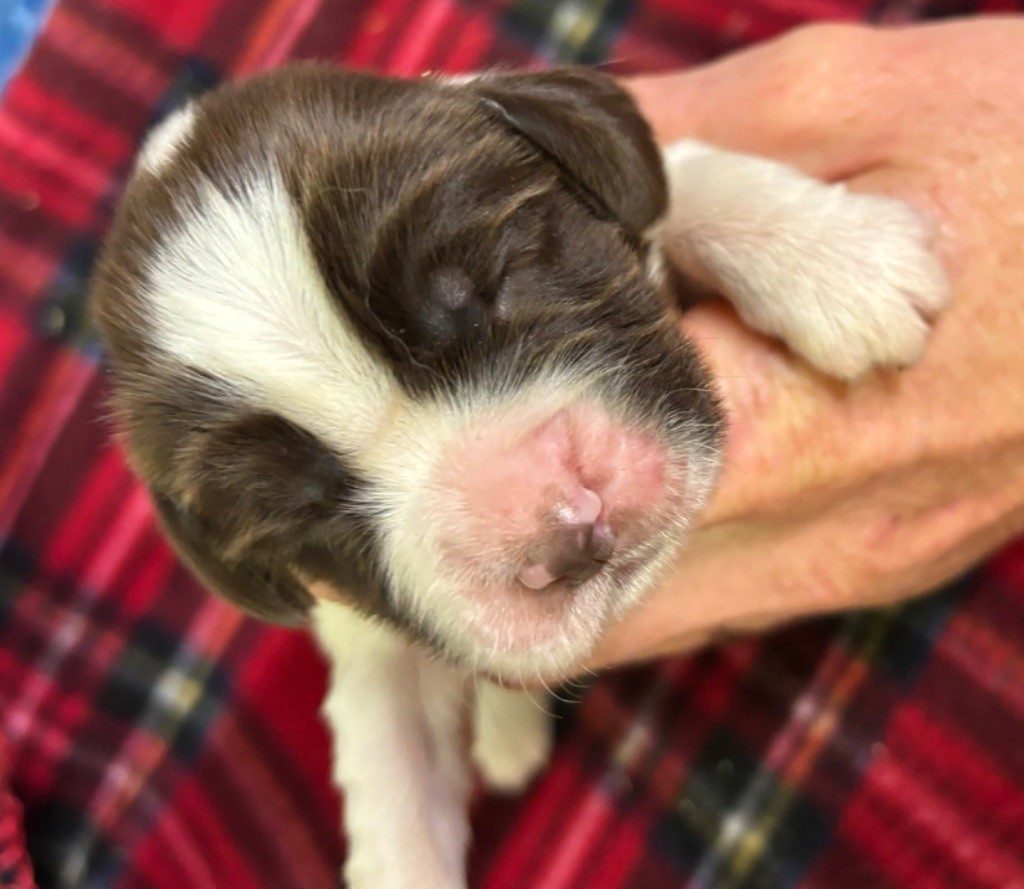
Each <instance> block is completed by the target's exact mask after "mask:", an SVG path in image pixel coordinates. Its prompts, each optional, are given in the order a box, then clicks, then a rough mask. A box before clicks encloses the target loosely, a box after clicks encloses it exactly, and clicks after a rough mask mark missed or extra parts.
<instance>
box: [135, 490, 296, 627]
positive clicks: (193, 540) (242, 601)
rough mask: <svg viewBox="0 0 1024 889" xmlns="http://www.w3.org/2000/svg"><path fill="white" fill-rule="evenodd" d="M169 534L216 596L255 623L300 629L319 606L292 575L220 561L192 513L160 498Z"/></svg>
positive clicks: (241, 562)
mask: <svg viewBox="0 0 1024 889" xmlns="http://www.w3.org/2000/svg"><path fill="white" fill-rule="evenodd" d="M153 502H154V504H155V505H156V511H157V515H158V517H159V519H160V524H161V525H162V526H163V529H164V533H165V534H166V535H167V537H168V538H169V539H170V541H171V544H172V545H173V547H174V549H175V550H176V551H177V553H178V555H179V556H181V558H182V560H183V561H184V562H185V564H186V565H187V566H188V568H190V569H191V571H192V572H193V573H194V574H195V575H196V577H198V578H199V580H201V581H202V582H203V583H204V584H206V585H207V586H208V587H209V588H210V589H211V590H213V591H214V592H216V593H218V594H219V595H221V596H223V597H224V598H225V599H228V600H229V601H231V602H233V603H234V604H235V605H237V606H238V607H239V608H241V609H242V610H243V611H246V612H248V613H249V614H251V615H252V616H253V617H257V618H259V619H261V620H266V621H270V622H271V623H276V624H284V625H286V626H299V625H301V624H303V623H304V622H305V619H306V613H307V612H308V610H309V608H310V607H311V606H312V604H313V597H312V596H311V595H310V593H309V592H308V590H306V588H305V587H303V586H302V585H301V584H300V583H298V582H297V581H296V580H295V578H294V577H292V576H291V573H290V572H288V571H287V569H281V570H279V571H275V570H273V569H269V568H261V567H259V566H258V565H256V564H255V563H254V562H253V561H252V560H251V559H248V558H244V557H243V558H240V559H237V560H231V561H229V560H228V559H226V558H224V557H222V556H219V555H217V552H216V551H215V550H214V548H213V546H212V545H211V540H212V534H211V532H210V529H208V528H206V527H205V526H204V525H203V523H202V522H201V521H200V520H199V518H198V517H197V516H195V515H194V514H193V513H192V512H190V511H189V510H188V509H187V508H184V507H182V506H181V505H179V504H177V503H175V502H174V501H173V500H171V499H170V498H168V497H162V496H154V498H153Z"/></svg>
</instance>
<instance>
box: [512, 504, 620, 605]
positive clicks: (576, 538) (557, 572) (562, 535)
mask: <svg viewBox="0 0 1024 889" xmlns="http://www.w3.org/2000/svg"><path fill="white" fill-rule="evenodd" d="M602 506H603V504H602V503H601V498H600V497H599V496H598V495H597V494H595V493H594V492H593V491H590V490H587V489H586V488H583V489H581V490H580V492H579V493H577V495H576V496H574V497H573V498H572V499H571V500H570V502H569V503H568V504H567V505H566V506H563V507H562V508H561V509H559V510H558V512H557V513H556V515H555V521H554V523H553V526H552V527H551V529H550V530H549V531H548V532H547V533H546V534H545V537H544V539H543V541H542V542H541V543H540V544H538V545H537V546H536V547H534V548H533V549H532V550H531V551H530V553H529V555H528V556H527V559H526V561H525V563H524V564H523V565H522V566H521V567H520V569H519V572H518V575H517V576H518V578H519V581H520V583H522V584H523V586H526V587H529V588H530V589H531V590H542V589H545V588H546V587H549V586H551V584H553V583H555V581H558V580H567V581H570V582H571V583H582V582H583V581H585V580H589V579H590V578H591V577H593V576H594V575H595V574H597V572H598V571H600V570H601V566H602V565H603V564H604V563H605V562H607V561H608V559H609V558H610V557H611V554H612V550H613V541H612V537H611V532H610V530H609V529H608V527H607V525H606V524H604V523H598V517H599V516H600V514H601V509H602Z"/></svg>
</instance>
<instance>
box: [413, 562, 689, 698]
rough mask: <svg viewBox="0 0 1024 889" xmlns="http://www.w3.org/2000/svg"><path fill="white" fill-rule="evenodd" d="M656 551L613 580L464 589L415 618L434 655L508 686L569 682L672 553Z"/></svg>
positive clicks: (650, 584) (602, 578)
mask: <svg viewBox="0 0 1024 889" xmlns="http://www.w3.org/2000/svg"><path fill="white" fill-rule="evenodd" d="M679 548H680V547H679V546H678V545H665V546H659V547H658V552H657V554H656V555H646V556H645V557H644V558H643V559H642V560H638V561H637V562H636V563H635V566H630V567H629V568H628V569H623V570H622V571H620V572H618V573H617V575H616V576H611V577H609V576H605V575H602V576H598V577H595V578H593V579H591V580H589V581H587V582H585V583H582V584H579V585H577V586H574V587H572V588H560V589H553V590H550V591H546V592H545V593H544V594H543V595H541V596H538V595H537V594H536V593H535V592H534V591H531V590H525V589H523V588H517V587H516V586H508V587H503V588H501V589H494V588H490V589H488V590H486V593H485V591H484V590H482V589H480V588H473V587H464V588H463V592H462V593H461V594H456V595H454V596H450V597H449V598H448V600H447V606H446V607H444V608H434V609H431V611H430V613H428V614H423V615H422V616H421V620H422V622H423V623H424V624H425V625H426V626H427V627H428V628H429V630H430V635H431V637H432V638H433V639H434V641H435V645H436V647H437V649H438V653H439V654H440V655H441V656H442V657H445V658H447V659H449V660H451V661H453V662H455V663H457V664H459V665H462V666H465V667H468V668H470V669H471V670H473V671H475V672H481V673H484V674H487V675H489V676H490V677H492V678H494V679H497V680H499V681H502V682H505V683H508V684H519V683H535V682H537V681H538V680H539V679H544V680H550V679H554V678H557V677H569V676H571V675H573V674H574V673H577V672H578V671H579V670H580V668H581V667H582V666H583V665H584V664H585V663H586V661H587V659H588V658H589V656H590V654H591V652H592V651H593V650H594V647H595V646H596V644H597V642H598V641H599V640H600V638H601V636H602V635H603V634H604V633H605V631H606V630H607V629H608V628H609V626H611V625H612V624H613V623H614V622H616V621H617V620H620V619H621V618H623V617H625V616H626V615H627V614H628V613H629V612H630V611H632V610H633V609H634V608H636V607H637V606H638V605H640V604H641V603H642V602H643V601H644V599H645V598H646V596H647V594H648V593H649V592H650V591H651V589H652V588H653V587H655V586H656V585H657V584H658V582H659V581H661V580H663V579H664V577H665V575H666V574H667V573H668V570H669V568H670V567H671V565H672V564H673V562H674V560H675V556H676V554H677V553H678V551H679Z"/></svg>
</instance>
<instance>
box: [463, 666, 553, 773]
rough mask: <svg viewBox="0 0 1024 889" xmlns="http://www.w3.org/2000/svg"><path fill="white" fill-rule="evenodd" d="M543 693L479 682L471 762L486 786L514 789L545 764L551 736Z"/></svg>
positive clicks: (551, 739) (545, 695)
mask: <svg viewBox="0 0 1024 889" xmlns="http://www.w3.org/2000/svg"><path fill="white" fill-rule="evenodd" d="M547 698H548V696H547V694H544V693H540V692H525V691H510V690H508V689H504V688H500V687H499V686H497V685H494V684H492V683H490V682H481V683H480V687H479V690H478V692H477V700H476V734H475V738H474V741H473V761H474V762H475V763H476V765H477V768H479V770H480V775H481V777H482V778H483V780H484V783H485V784H486V785H487V787H488V788H489V789H490V790H494V791H497V792H499V793H517V792H519V791H521V790H523V789H525V788H526V786H527V785H528V784H529V783H530V781H531V780H532V779H533V778H534V776H536V775H537V773H538V772H540V770H541V769H542V768H543V767H544V766H545V765H546V764H547V761H548V758H549V756H550V755H551V745H552V741H553V737H552V725H551V715H550V713H549V712H548V709H547V703H548V701H547Z"/></svg>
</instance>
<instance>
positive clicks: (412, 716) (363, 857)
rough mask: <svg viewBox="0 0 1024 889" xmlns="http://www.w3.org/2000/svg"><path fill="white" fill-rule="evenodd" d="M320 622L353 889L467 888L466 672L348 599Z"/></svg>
mask: <svg viewBox="0 0 1024 889" xmlns="http://www.w3.org/2000/svg"><path fill="white" fill-rule="evenodd" d="M313 625H314V628H315V630H316V635H317V638H318V640H319V642H320V644H321V646H322V648H323V651H324V653H325V654H326V655H327V657H328V658H329V660H330V663H331V669H330V687H329V689H328V693H327V697H326V699H325V701H324V705H323V710H322V714H323V717H324V720H325V721H326V722H327V724H328V726H329V727H330V729H331V733H332V735H333V739H334V779H335V781H336V782H337V783H338V784H339V786H341V787H342V788H343V789H344V792H345V829H346V832H347V833H348V836H349V841H350V843H349V845H350V849H351V852H350V854H349V857H348V860H347V861H346V863H345V880H346V885H347V886H348V887H350V889H409V887H412V886H430V887H431V889H463V887H464V886H465V863H464V859H465V853H466V847H467V845H468V842H469V822H468V815H467V806H468V800H469V790H470V782H469V768H468V760H467V750H466V747H465V743H464V740H463V738H464V735H465V733H464V731H463V729H464V728H465V723H466V721H467V720H468V709H467V704H468V700H469V698H468V693H467V677H466V674H464V673H462V672H460V671H458V670H456V669H453V668H451V667H448V666H446V665H444V664H441V663H439V662H438V661H436V660H434V659H432V658H430V657H429V656H427V654H426V653H425V652H423V651H421V650H418V649H415V648H413V647H412V646H410V645H409V644H408V643H407V642H406V641H404V640H403V639H402V638H401V637H400V636H399V635H398V634H397V633H395V632H394V631H392V630H390V629H388V628H386V627H384V626H383V625H381V624H379V623H376V622H372V621H370V620H368V619H366V618H364V617H360V616H359V615H358V614H356V613H355V612H354V611H351V610H350V609H348V608H346V607H345V606H343V605H338V604H336V603H332V602H323V603H321V604H320V605H319V606H317V608H316V609H315V611H314V614H313Z"/></svg>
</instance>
